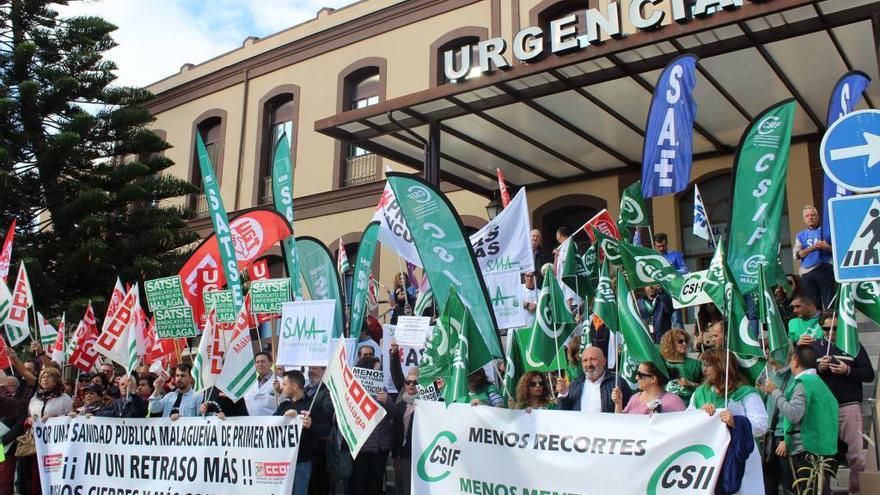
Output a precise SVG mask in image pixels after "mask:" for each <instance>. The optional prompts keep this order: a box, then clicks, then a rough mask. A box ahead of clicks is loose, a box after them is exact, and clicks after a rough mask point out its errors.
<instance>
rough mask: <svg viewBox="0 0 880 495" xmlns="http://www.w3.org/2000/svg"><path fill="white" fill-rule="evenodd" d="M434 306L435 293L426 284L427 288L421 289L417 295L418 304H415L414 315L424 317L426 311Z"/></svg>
mask: <svg viewBox="0 0 880 495" xmlns="http://www.w3.org/2000/svg"><path fill="white" fill-rule="evenodd" d="M432 304H434V291H433V290H432V289H431V285H430V284H425V287H422V288H420V289H419V293H418V294H416V302H415V303H414V304H413V314H414V315H416V316H422V315H424V314H425V310H426V309H428V307H430V306H431V305H432Z"/></svg>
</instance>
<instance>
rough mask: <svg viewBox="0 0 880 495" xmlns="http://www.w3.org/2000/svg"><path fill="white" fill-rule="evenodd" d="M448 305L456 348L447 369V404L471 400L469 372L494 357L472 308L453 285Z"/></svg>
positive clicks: (444, 394) (444, 393)
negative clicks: (481, 333)
mask: <svg viewBox="0 0 880 495" xmlns="http://www.w3.org/2000/svg"><path fill="white" fill-rule="evenodd" d="M446 308H449V309H448V310H447V311H445V312H446V313H447V315H449V320H448V321H449V327H450V328H451V331H450V335H451V336H452V339H451V340H452V342H451V345H452V352H451V356H450V358H451V359H450V361H451V362H450V366H449V367H448V368H447V370H446V377H445V378H446V385H445V386H444V387H443V400H444V401H446V403H447V404H451V403H453V402H467V401H468V381H467V377H468V375H470V374H471V373H473V372H474V371H477V370H478V369H480V368H482V367H483V366H485V365H486V363H489V362H490V361H492V355H491V354H489V349H488V348H487V347H486V345H485V342H483V338H482V336H481V335H480V332H479V331H478V329H477V325H476V324H475V323H474V319H473V318H472V317H471V312H470V311H469V310H468V309H467V308H466V307H465V305H464V304H463V303H462V301H461V299H460V298H459V297H458V294H457V293H456V291H455V289H452V288H451V289H450V291H449V297H448V298H447V299H446ZM446 308H444V309H446Z"/></svg>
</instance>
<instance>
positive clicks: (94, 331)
mask: <svg viewBox="0 0 880 495" xmlns="http://www.w3.org/2000/svg"><path fill="white" fill-rule="evenodd" d="M97 340H98V326H97V322H96V321H95V311H94V310H93V309H92V303H89V306H88V308H86V314H85V315H84V316H83V319H82V321H81V322H79V327H77V329H76V335H74V342H75V344H74V347H73V352H71V353H70V365H71V366H73V367H74V368H76V369H78V370H80V371H83V372H89V371H91V370H92V369H93V368H94V367H95V363H97V362H98V358H99V357H100V354H98V350H97V349H96V348H95V342H96V341H97Z"/></svg>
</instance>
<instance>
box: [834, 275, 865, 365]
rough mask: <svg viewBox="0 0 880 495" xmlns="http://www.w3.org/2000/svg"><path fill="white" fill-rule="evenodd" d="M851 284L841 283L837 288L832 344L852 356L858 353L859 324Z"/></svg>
mask: <svg viewBox="0 0 880 495" xmlns="http://www.w3.org/2000/svg"><path fill="white" fill-rule="evenodd" d="M852 289H853V284H852V283H843V284H840V288H838V290H837V313H838V316H837V328H836V329H835V330H834V334H835V337H834V345H836V346H837V348H838V349H840V350H841V351H843V352H845V353H847V354H848V355H850V356H852V357H856V356H857V355H858V354H859V324H858V323H857V322H856V307H855V301H854V300H853V294H852Z"/></svg>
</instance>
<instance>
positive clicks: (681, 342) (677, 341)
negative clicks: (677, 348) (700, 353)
mask: <svg viewBox="0 0 880 495" xmlns="http://www.w3.org/2000/svg"><path fill="white" fill-rule="evenodd" d="M675 343H676V344H687V340H684V339H681V340H676V341H675Z"/></svg>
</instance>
